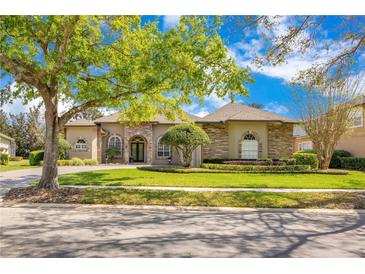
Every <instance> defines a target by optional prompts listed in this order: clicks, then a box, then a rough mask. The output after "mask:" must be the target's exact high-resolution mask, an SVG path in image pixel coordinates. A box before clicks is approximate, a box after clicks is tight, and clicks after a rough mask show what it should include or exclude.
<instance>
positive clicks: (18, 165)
mask: <svg viewBox="0 0 365 274" xmlns="http://www.w3.org/2000/svg"><path fill="white" fill-rule="evenodd" d="M35 167H39V166H30V165H29V160H21V161H9V164H8V165H5V166H4V165H0V172H5V171H11V170H19V169H28V168H35Z"/></svg>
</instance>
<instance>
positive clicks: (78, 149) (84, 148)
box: [73, 137, 89, 152]
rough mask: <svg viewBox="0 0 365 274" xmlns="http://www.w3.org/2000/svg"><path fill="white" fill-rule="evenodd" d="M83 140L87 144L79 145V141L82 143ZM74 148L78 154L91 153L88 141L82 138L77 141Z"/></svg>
mask: <svg viewBox="0 0 365 274" xmlns="http://www.w3.org/2000/svg"><path fill="white" fill-rule="evenodd" d="M81 140H83V141H85V143H79V141H81ZM73 147H74V151H76V152H83V151H89V146H88V144H87V141H86V139H85V138H82V137H80V138H78V139H77V141H76V143H74V146H73Z"/></svg>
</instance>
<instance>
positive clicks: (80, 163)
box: [70, 157, 85, 166]
mask: <svg viewBox="0 0 365 274" xmlns="http://www.w3.org/2000/svg"><path fill="white" fill-rule="evenodd" d="M70 163H71V166H84V165H85V164H84V161H83V160H81V159H80V158H78V157H73V158H72V159H71V162H70Z"/></svg>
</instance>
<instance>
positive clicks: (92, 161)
mask: <svg viewBox="0 0 365 274" xmlns="http://www.w3.org/2000/svg"><path fill="white" fill-rule="evenodd" d="M80 161H81V162H82V163H81V162H80ZM41 165H43V161H41ZM57 165H58V166H96V165H98V161H97V160H95V159H84V160H81V159H80V158H76V157H75V158H72V159H71V160H58V161H57Z"/></svg>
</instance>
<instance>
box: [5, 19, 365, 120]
mask: <svg viewBox="0 0 365 274" xmlns="http://www.w3.org/2000/svg"><path fill="white" fill-rule="evenodd" d="M153 19H154V17H151V16H144V17H143V21H144V22H147V21H149V20H153ZM179 19H180V16H161V17H159V21H160V22H159V28H160V29H161V30H162V31H168V30H169V29H171V28H174V27H176V25H177V24H178V23H179ZM362 19H363V20H365V19H364V17H363V18H362ZM278 20H280V23H281V24H280V27H278V28H275V29H274V31H275V34H282V33H285V32H286V31H287V26H288V24H289V22H290V20H295V17H293V16H286V17H282V18H280V19H278ZM339 23H340V20H339V18H338V17H334V16H332V17H331V16H330V17H329V19H327V20H326V23H325V24H324V25H323V27H322V28H321V32H320V39H319V40H318V41H319V42H318V43H317V44H316V46H315V48H314V49H313V51H312V52H308V53H305V54H300V53H296V54H293V55H291V56H289V58H288V59H287V62H286V63H284V64H280V65H278V66H275V67H274V66H270V65H265V66H263V67H261V68H258V67H256V66H255V65H254V64H253V63H252V60H253V58H254V55H255V54H257V53H258V52H259V53H260V52H261V51H262V50H263V49H264V48H265V45H264V42H263V40H262V39H261V38H260V35H261V34H265V32H264V30H263V29H260V28H258V29H256V30H254V31H250V32H248V31H246V32H245V33H243V32H242V31H240V29H239V28H234V27H233V25H230V24H233V23H227V25H225V27H223V28H222V29H221V31H220V35H221V37H222V39H223V41H224V44H225V46H226V47H227V48H228V50H229V53H230V55H231V56H233V57H234V58H235V59H236V61H237V63H238V65H239V66H241V67H247V66H248V67H250V70H251V74H252V76H253V78H254V80H255V83H254V84H249V85H248V89H249V96H248V97H244V96H240V97H237V98H236V101H237V102H241V103H260V104H262V105H263V106H264V109H266V110H268V111H271V112H274V113H277V114H280V115H283V116H287V117H290V118H298V117H297V113H296V112H295V106H294V105H293V101H292V93H293V90H294V88H293V87H292V86H290V85H289V82H290V80H291V79H292V77H294V76H295V75H296V73H297V72H298V71H299V70H300V69H304V68H308V67H309V66H311V65H312V64H313V63H315V62H320V61H324V60H326V59H328V58H330V57H332V56H334V54H336V53H338V52H340V51H341V50H342V49H343V48H344V47H346V46H348V45H345V44H340V43H332V41H333V39H335V38H337V35H338V32H337V31H336V25H338V24H339ZM232 30H233V31H232ZM305 34H306V33H304V35H305ZM314 53H315V54H314ZM357 61H358V62H359V64H360V69H364V67H362V68H361V64H364V63H365V53H363V54H362V55H360V56H359V57H358V60H357ZM362 66H363V65H362ZM4 84H5V81H3V80H2V81H1V83H0V88H1V87H3V86H4ZM229 101H230V100H229V99H228V98H218V97H217V96H216V95H215V94H212V95H210V96H207V97H206V98H205V101H204V103H203V104H202V105H201V104H198V103H197V102H194V103H193V104H191V105H188V106H183V109H184V110H185V111H187V112H190V113H193V114H195V115H198V116H201V117H202V116H205V115H207V114H208V113H210V112H213V111H215V110H216V109H218V108H219V107H221V106H223V105H224V104H226V103H228V102H229ZM39 102H40V100H36V101H33V102H30V103H29V104H28V105H24V104H23V103H22V101H21V99H18V100H16V101H15V102H14V103H13V104H6V105H4V106H3V107H2V108H3V109H4V111H5V112H7V113H19V112H24V111H27V110H28V108H29V106H34V105H38V104H39ZM68 108H69V106H67V105H64V104H61V105H60V107H59V109H60V112H62V111H65V110H67V109H68ZM110 112H113V110H109V111H107V113H106V114H108V113H110Z"/></svg>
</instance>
